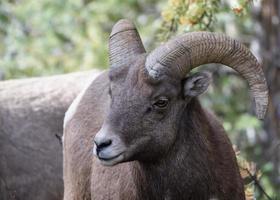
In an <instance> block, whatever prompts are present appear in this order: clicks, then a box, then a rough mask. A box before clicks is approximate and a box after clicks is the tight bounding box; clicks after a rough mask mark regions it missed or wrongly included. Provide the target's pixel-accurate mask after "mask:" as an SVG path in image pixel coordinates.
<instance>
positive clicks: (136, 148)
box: [94, 20, 268, 165]
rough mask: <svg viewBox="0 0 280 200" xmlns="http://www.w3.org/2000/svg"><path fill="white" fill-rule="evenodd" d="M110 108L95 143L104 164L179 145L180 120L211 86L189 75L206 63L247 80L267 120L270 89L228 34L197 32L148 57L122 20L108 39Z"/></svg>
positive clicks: (144, 156)
mask: <svg viewBox="0 0 280 200" xmlns="http://www.w3.org/2000/svg"><path fill="white" fill-rule="evenodd" d="M109 49H110V64H111V68H110V71H109V79H110V89H109V94H110V97H111V105H110V108H109V111H108V113H107V117H106V119H105V121H104V123H103V125H102V128H101V130H100V131H99V132H98V133H97V135H96V137H95V139H94V142H95V147H94V152H95V154H96V155H97V156H98V158H99V159H100V160H101V162H102V163H103V164H104V165H114V164H117V163H119V162H125V161H130V160H143V161H149V160H151V159H154V158H160V157H162V156H164V155H165V154H166V153H168V151H169V149H170V148H172V147H173V146H174V145H175V140H176V137H177V133H178V129H179V124H180V121H181V116H182V114H183V112H184V110H185V108H186V106H187V105H188V103H189V102H190V100H191V99H192V98H194V97H196V96H198V95H200V94H201V93H203V92H204V91H205V90H206V89H207V87H208V85H209V82H210V79H211V78H210V76H209V74H207V73H196V74H193V75H189V72H190V71H191V70H192V69H194V68H196V67H198V66H200V65H202V64H207V63H221V64H224V65H227V66H229V67H231V68H233V69H234V70H236V71H237V72H239V74H241V76H242V77H244V78H245V79H246V80H247V81H248V83H249V86H250V89H251V92H252V94H253V96H254V98H255V103H256V114H257V116H258V117H259V118H263V117H264V114H265V111H266V107H267V101H268V100H267V96H268V94H267V86H266V82H265V78H264V74H263V71H262V68H261V67H260V65H259V63H258V62H257V60H256V58H255V57H254V56H253V55H252V54H251V52H250V51H249V50H248V49H247V48H246V47H245V46H243V45H242V44H241V43H239V42H238V41H236V40H234V39H231V38H229V37H227V36H225V35H222V34H217V33H209V32H193V33H188V34H185V35H182V36H179V37H176V38H174V39H172V40H170V41H168V42H167V43H166V44H163V45H162V46H160V47H158V48H156V49H155V50H154V51H152V52H151V53H146V51H145V49H144V47H143V44H142V42H141V39H140V37H139V35H138V32H137V30H136V28H135V27H134V25H133V24H132V23H131V22H129V21H128V20H121V21H119V22H118V23H117V24H116V25H115V26H114V28H113V30H112V33H111V36H110V46H109Z"/></svg>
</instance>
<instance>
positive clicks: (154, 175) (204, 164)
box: [133, 102, 215, 200]
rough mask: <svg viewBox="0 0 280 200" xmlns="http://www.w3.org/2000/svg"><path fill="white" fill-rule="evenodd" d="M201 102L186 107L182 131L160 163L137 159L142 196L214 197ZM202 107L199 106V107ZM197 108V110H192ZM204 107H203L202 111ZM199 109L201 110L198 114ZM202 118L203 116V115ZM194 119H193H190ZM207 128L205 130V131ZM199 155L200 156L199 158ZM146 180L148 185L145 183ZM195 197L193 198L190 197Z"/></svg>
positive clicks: (197, 198) (138, 188)
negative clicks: (199, 124) (200, 122)
mask: <svg viewBox="0 0 280 200" xmlns="http://www.w3.org/2000/svg"><path fill="white" fill-rule="evenodd" d="M196 104H199V103H198V102H195V104H192V105H191V106H189V107H187V108H186V111H185V113H184V114H183V115H184V116H183V117H182V119H184V120H183V121H182V123H181V127H180V129H179V130H181V131H180V132H179V133H178V137H177V140H176V141H175V144H174V147H173V148H172V150H171V151H170V152H169V154H168V155H167V156H166V157H164V159H162V160H161V161H158V162H156V163H143V162H134V164H133V165H134V166H133V170H134V179H135V182H136V185H137V196H138V198H139V199H147V200H150V199H153V200H157V199H161V200H163V199H164V200H173V199H176V200H180V199H196V200H200V199H210V198H211V194H214V193H215V192H214V191H213V190H212V189H211V185H209V183H211V182H212V180H211V176H210V174H211V169H210V167H209V162H210V161H209V160H208V157H209V156H208V155H207V152H208V151H207V150H206V149H205V148H207V147H206V144H203V141H205V140H204V139H203V138H198V137H203V136H202V135H201V134H199V133H200V132H201V131H202V126H197V124H193V123H192V122H198V120H201V119H195V118H197V117H198V116H197V115H198V114H200V115H204V114H203V111H202V110H201V108H200V105H196ZM196 106H199V108H195V107H196ZM194 109H195V110H196V113H194V112H192V110H194ZM199 109H200V110H199ZM198 110H199V111H201V112H200V113H198ZM199 117H200V118H201V116H199ZM188 119H192V120H188ZM203 131H205V130H203ZM198 158H199V159H198ZM143 183H145V184H143ZM190 196H191V198H190Z"/></svg>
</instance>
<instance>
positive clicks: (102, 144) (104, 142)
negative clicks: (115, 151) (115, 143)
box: [94, 139, 112, 155]
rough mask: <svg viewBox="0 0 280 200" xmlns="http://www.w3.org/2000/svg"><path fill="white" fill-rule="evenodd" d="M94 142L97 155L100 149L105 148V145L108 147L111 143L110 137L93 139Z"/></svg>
mask: <svg viewBox="0 0 280 200" xmlns="http://www.w3.org/2000/svg"><path fill="white" fill-rule="evenodd" d="M94 143H95V145H96V153H97V155H98V154H99V152H100V151H101V150H102V149H105V148H106V147H109V146H110V145H111V144H112V140H111V139H103V140H94Z"/></svg>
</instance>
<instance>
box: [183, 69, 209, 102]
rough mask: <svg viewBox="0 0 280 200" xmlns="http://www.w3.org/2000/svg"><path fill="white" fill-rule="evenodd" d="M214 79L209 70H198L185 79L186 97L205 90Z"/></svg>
mask: <svg viewBox="0 0 280 200" xmlns="http://www.w3.org/2000/svg"><path fill="white" fill-rule="evenodd" d="M211 81H212V76H211V74H210V73H208V72H198V73H195V74H193V75H191V76H188V77H187V78H186V79H184V91H183V92H184V97H196V96H198V95H201V94H202V93H203V92H205V91H206V90H207V88H208V86H209V85H210V83H211Z"/></svg>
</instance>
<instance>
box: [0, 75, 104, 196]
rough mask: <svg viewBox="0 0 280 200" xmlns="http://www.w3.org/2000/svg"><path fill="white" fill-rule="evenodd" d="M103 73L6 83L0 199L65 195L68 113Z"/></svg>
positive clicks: (0, 93)
mask: <svg viewBox="0 0 280 200" xmlns="http://www.w3.org/2000/svg"><path fill="white" fill-rule="evenodd" d="M98 73H99V72H97V71H90V72H82V73H81V72H80V73H72V74H67V75H59V76H53V77H44V78H31V79H23V80H9V81H2V82H0V199H1V200H16V199H20V200H61V199H62V198H63V180H62V146H61V144H60V143H59V140H58V139H57V138H56V135H58V136H62V131H63V118H64V113H65V111H66V110H67V108H68V107H69V105H70V104H71V102H72V101H73V99H74V98H75V97H76V96H77V94H78V93H79V92H80V91H81V89H82V88H83V87H84V84H85V83H86V82H88V81H91V79H92V78H93V77H94V76H97V75H98Z"/></svg>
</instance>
